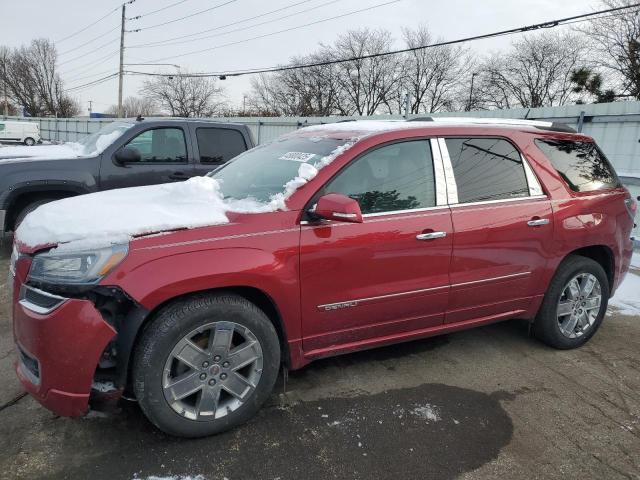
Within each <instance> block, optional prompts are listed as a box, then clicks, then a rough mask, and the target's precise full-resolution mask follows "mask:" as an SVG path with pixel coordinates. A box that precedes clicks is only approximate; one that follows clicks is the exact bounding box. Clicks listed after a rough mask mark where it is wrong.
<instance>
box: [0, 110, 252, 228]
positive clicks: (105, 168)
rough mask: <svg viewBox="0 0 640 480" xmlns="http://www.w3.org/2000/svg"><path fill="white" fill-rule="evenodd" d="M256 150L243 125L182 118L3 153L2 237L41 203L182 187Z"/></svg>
mask: <svg viewBox="0 0 640 480" xmlns="http://www.w3.org/2000/svg"><path fill="white" fill-rule="evenodd" d="M253 146H254V142H253V138H252V136H251V132H250V130H249V128H248V127H247V126H246V125H240V124H230V123H221V122H216V121H208V120H202V119H197V120H196V119H194V120H190V119H184V118H182V119H152V120H151V119H150V120H128V119H127V120H117V121H114V122H113V123H110V124H108V125H105V126H104V127H103V128H102V129H100V130H99V131H98V132H96V133H93V134H91V135H89V136H88V137H86V138H84V139H83V140H81V141H79V142H72V143H65V144H62V145H42V146H33V147H2V146H0V238H1V237H2V235H3V234H4V232H7V231H12V230H14V229H15V227H17V226H18V225H19V224H20V222H21V221H22V219H23V218H24V217H25V216H26V215H27V213H29V212H30V211H32V210H34V209H35V208H37V207H38V206H40V205H42V204H43V203H47V202H50V201H52V200H58V199H60V198H65V197H70V196H74V195H81V194H84V193H91V192H96V191H99V190H109V189H112V188H122V187H134V186H140V185H151V184H157V183H167V182H174V181H181V180H186V179H188V178H190V177H193V176H197V175H204V174H206V173H207V172H209V171H211V170H214V169H215V168H217V167H218V166H219V165H222V164H223V163H225V162H227V161H228V160H230V159H231V158H233V157H235V156H236V155H238V154H240V153H242V152H244V151H245V150H248V149H250V148H253Z"/></svg>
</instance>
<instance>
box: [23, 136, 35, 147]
mask: <svg viewBox="0 0 640 480" xmlns="http://www.w3.org/2000/svg"><path fill="white" fill-rule="evenodd" d="M24 144H25V145H26V146H27V147H33V146H34V145H35V144H36V141H35V140H34V139H33V138H31V137H27V138H25V139H24Z"/></svg>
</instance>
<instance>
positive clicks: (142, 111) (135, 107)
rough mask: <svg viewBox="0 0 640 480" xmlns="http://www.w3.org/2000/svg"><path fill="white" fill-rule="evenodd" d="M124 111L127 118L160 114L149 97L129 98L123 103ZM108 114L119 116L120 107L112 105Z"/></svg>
mask: <svg viewBox="0 0 640 480" xmlns="http://www.w3.org/2000/svg"><path fill="white" fill-rule="evenodd" d="M122 110H123V111H124V116H125V117H137V116H138V115H141V116H143V117H151V116H154V115H157V114H158V107H157V106H156V104H155V102H154V101H153V99H151V98H148V97H127V98H125V99H124V100H123V102H122ZM106 113H108V114H110V115H114V116H117V115H118V106H117V105H111V106H110V107H109V108H108V109H107V111H106Z"/></svg>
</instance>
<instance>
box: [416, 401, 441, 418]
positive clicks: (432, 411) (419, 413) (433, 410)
mask: <svg viewBox="0 0 640 480" xmlns="http://www.w3.org/2000/svg"><path fill="white" fill-rule="evenodd" d="M409 413H410V414H411V415H415V416H416V417H420V418H422V419H423V420H426V421H427V422H439V421H440V420H441V418H440V412H439V411H438V408H437V407H435V406H433V405H431V404H428V403H425V404H424V405H418V406H417V407H415V408H414V409H413V410H410V411H409Z"/></svg>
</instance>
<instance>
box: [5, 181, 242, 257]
mask: <svg viewBox="0 0 640 480" xmlns="http://www.w3.org/2000/svg"><path fill="white" fill-rule="evenodd" d="M229 209H230V208H229V206H228V205H226V204H225V202H224V200H223V198H222V194H221V193H220V185H219V183H218V182H217V181H216V180H214V179H212V178H209V177H194V178H191V179H189V180H187V181H186V182H181V183H167V184H161V185H149V186H144V187H132V188H122V189H117V190H107V191H104V192H98V193H92V194H89V195H81V196H78V197H70V198H64V199H62V200H58V201H56V202H51V203H47V204H45V205H42V206H40V207H38V208H37V209H36V210H34V211H33V212H31V213H30V214H29V215H27V217H26V218H25V219H24V221H23V222H22V223H21V224H20V226H19V227H18V230H17V231H16V239H17V241H19V242H21V243H24V244H25V245H27V246H29V247H36V246H40V245H49V244H62V245H61V246H60V247H59V249H61V250H62V249H66V248H69V249H74V250H81V249H90V248H98V247H101V246H106V245H111V244H117V243H127V242H129V240H130V239H131V237H133V236H135V235H143V234H147V233H154V232H159V231H163V230H174V229H178V228H195V227H201V226H205V225H217V224H223V223H227V222H228V219H227V216H226V212H227V211H229Z"/></svg>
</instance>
